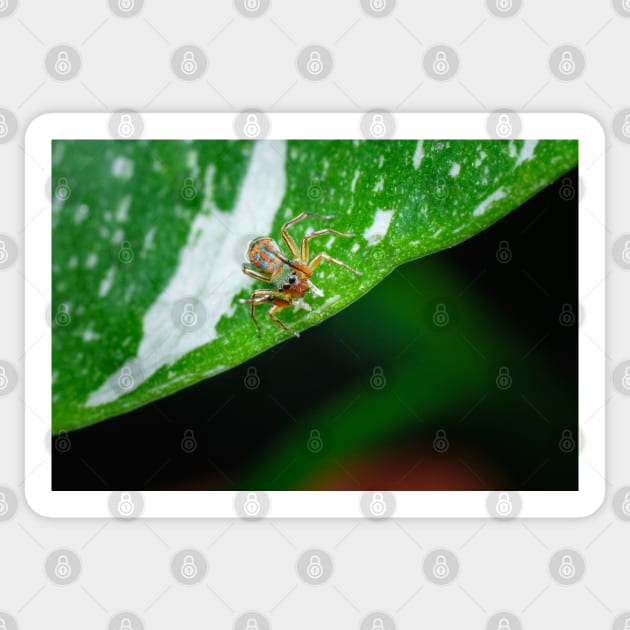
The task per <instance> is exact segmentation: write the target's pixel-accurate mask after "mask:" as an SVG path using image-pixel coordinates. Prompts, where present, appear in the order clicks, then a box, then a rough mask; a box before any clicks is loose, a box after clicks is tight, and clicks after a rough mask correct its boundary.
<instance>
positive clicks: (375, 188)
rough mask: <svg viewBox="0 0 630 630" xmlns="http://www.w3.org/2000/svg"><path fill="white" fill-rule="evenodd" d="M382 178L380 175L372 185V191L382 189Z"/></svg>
mask: <svg viewBox="0 0 630 630" xmlns="http://www.w3.org/2000/svg"><path fill="white" fill-rule="evenodd" d="M384 181H385V180H384V178H383V177H381V178H380V179H379V180H378V181H377V182H376V185H375V186H374V192H378V191H379V190H383V182H384Z"/></svg>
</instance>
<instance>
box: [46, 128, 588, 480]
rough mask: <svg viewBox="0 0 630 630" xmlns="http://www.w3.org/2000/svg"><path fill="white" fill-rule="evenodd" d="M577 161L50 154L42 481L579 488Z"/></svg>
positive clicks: (423, 153)
mask: <svg viewBox="0 0 630 630" xmlns="http://www.w3.org/2000/svg"><path fill="white" fill-rule="evenodd" d="M122 124H124V121H122ZM250 124H255V119H253V121H250ZM372 124H377V125H378V124H379V120H378V118H377V117H375V118H374V120H373V123H372ZM499 124H500V123H499ZM577 162H578V142H577V140H540V141H538V140H529V139H526V140H510V139H493V140H449V139H444V140H415V139H414V140H408V139H405V140H394V139H382V140H374V139H370V140H367V139H362V140H132V141H125V140H63V139H59V140H54V141H53V143H52V168H53V176H52V182H53V188H52V191H51V192H52V211H53V233H52V290H53V300H52V306H51V312H50V317H51V324H52V332H53V336H52V351H53V355H52V357H53V358H52V402H53V414H52V432H53V434H52V447H53V448H52V455H53V458H52V466H53V471H52V472H53V474H52V481H53V489H54V490H123V489H125V490H138V491H140V490H228V491H239V490H260V491H271V490H315V491H317V490H361V491H367V490H387V491H397V490H483V491H497V490H514V491H526V490H577V489H578V448H577V446H576V445H578V443H579V440H580V436H579V431H578V335H577V330H578V326H579V325H580V317H581V312H580V304H579V303H578V212H577V208H578V196H579V192H580V191H579V186H580V180H579V178H578V163H577Z"/></svg>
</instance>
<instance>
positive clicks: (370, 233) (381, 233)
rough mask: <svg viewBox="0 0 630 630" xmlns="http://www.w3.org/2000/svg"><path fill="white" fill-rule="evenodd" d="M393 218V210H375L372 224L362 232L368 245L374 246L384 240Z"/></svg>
mask: <svg viewBox="0 0 630 630" xmlns="http://www.w3.org/2000/svg"><path fill="white" fill-rule="evenodd" d="M393 216H394V211H393V210H381V209H380V208H378V209H377V210H376V214H375V215H374V222H373V223H372V225H370V227H369V228H367V229H366V230H365V232H363V238H364V239H365V240H367V242H368V245H376V244H377V243H380V242H381V241H382V240H383V239H384V238H385V235H386V234H387V230H388V229H389V224H390V223H391V221H392V217H393Z"/></svg>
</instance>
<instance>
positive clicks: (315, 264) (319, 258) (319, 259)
mask: <svg viewBox="0 0 630 630" xmlns="http://www.w3.org/2000/svg"><path fill="white" fill-rule="evenodd" d="M322 260H327V261H328V262H331V263H335V265H339V266H340V267H343V268H344V269H347V270H348V271H351V272H352V273H355V274H356V275H357V276H362V275H363V273H362V272H361V271H357V270H356V269H353V268H352V267H351V266H350V265H346V263H345V262H342V261H341V260H337V259H336V258H333V257H332V256H329V255H328V254H325V253H323V252H321V253H319V254H317V256H315V258H313V260H312V262H311V264H310V265H309V267H310V268H311V271H315V269H317V267H318V266H319V263H320V262H322Z"/></svg>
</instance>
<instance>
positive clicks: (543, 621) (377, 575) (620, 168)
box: [0, 0, 630, 630]
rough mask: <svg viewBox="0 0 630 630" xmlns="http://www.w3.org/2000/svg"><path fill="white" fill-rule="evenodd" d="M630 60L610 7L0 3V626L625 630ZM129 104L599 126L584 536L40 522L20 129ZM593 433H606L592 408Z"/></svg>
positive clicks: (556, 528) (330, 524)
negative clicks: (591, 448)
mask: <svg viewBox="0 0 630 630" xmlns="http://www.w3.org/2000/svg"><path fill="white" fill-rule="evenodd" d="M130 7H131V9H130ZM62 45H63V46H66V47H67V46H70V47H71V48H72V49H73V50H72V51H71V54H70V55H69V56H68V58H69V59H70V60H71V61H72V60H76V58H77V57H75V56H73V55H74V53H75V52H76V53H77V54H78V57H79V58H80V67H79V65H78V63H75V64H74V66H73V68H72V70H71V72H68V73H67V74H66V75H65V76H64V77H55V76H54V59H53V61H52V66H51V56H50V53H51V51H54V50H55V49H56V47H57V46H62ZM193 45H194V46H196V48H195V50H199V51H201V53H202V55H203V57H202V58H200V59H198V60H197V61H198V65H197V66H196V68H195V72H194V73H191V74H189V75H186V76H181V73H178V72H177V60H178V59H179V57H178V56H177V55H179V54H180V53H181V47H182V46H193ZM435 46H439V47H442V48H440V49H442V50H447V51H448V55H455V56H454V57H449V58H450V59H451V60H453V62H454V63H453V64H452V65H451V66H450V67H449V72H448V73H444V74H442V75H438V76H432V73H431V66H430V64H427V60H426V53H427V51H430V50H431V49H432V48H433V47H435ZM561 46H562V47H569V48H566V49H567V50H573V51H577V54H576V55H575V57H574V62H575V65H574V67H573V68H571V66H569V67H568V70H571V72H568V73H567V72H565V73H562V72H558V69H557V67H555V66H554V65H553V64H554V63H555V62H554V60H555V59H557V58H563V56H562V50H558V49H559V48H560V47H561ZM308 47H310V48H309V50H310V49H317V50H323V52H324V54H322V55H321V59H322V60H324V63H325V64H332V67H326V68H325V69H324V70H325V71H324V72H321V73H320V74H319V75H318V77H317V78H316V79H315V78H313V77H306V76H304V75H303V74H302V73H301V70H300V68H301V65H300V64H301V62H299V59H300V58H301V57H300V53H301V52H303V51H304V50H305V49H307V48H308ZM563 50H564V49H563ZM53 57H54V55H53ZM302 57H303V55H302ZM629 58H630V2H628V1H627V0H626V1H625V2H624V0H615V1H614V2H611V1H610V0H604V1H598V2H595V1H591V2H584V3H579V4H577V3H575V2H570V1H569V0H557V1H555V2H553V3H550V2H543V1H542V0H523V2H521V0H496V3H495V2H493V1H492V0H488V2H487V3H486V2H483V1H482V0H473V1H472V2H471V1H470V0H454V1H453V2H443V3H442V2H431V3H429V2H414V1H413V0H399V1H398V2H392V1H391V0H372V2H370V1H369V0H364V1H363V0H362V1H361V2H359V0H354V1H352V2H338V1H334V0H320V1H319V2H291V1H290V0H272V1H271V2H269V1H268V0H267V1H265V0H261V1H260V2H257V0H237V1H236V2H234V3H233V2H229V1H228V0H221V1H217V2H212V3H197V2H193V1H192V0H182V1H180V2H177V3H172V2H158V1H157V0H147V1H146V2H140V1H139V0H135V2H134V1H132V0H120V2H118V0H110V2H106V1H105V0H100V1H98V2H79V1H78V0H60V1H59V2H54V3H53V2H43V1H40V2H36V1H35V0H20V1H19V2H16V0H0V86H1V87H0V173H1V181H2V185H1V186H0V200H1V203H0V208H1V209H0V240H3V239H4V241H5V244H6V251H7V255H6V256H8V259H7V258H6V257H0V295H2V302H1V304H2V307H1V308H0V365H2V366H4V367H5V372H4V373H5V374H6V376H7V378H8V381H9V382H8V383H6V382H0V486H1V487H2V488H5V489H7V492H6V495H7V496H6V503H5V505H6V509H5V514H4V516H3V509H2V502H1V499H2V495H0V627H2V621H4V627H6V628H7V629H8V630H13V629H14V628H20V629H27V628H41V627H43V626H44V625H45V626H46V627H49V626H53V627H59V628H64V629H71V628H77V629H78V628H81V629H83V628H113V629H115V630H119V629H120V628H122V629H125V628H134V629H136V630H138V629H139V628H142V627H144V628H155V629H160V628H161V629H167V628H175V627H177V628H179V627H185V628H189V629H194V628H208V627H212V628H232V627H236V628H243V629H245V628H248V623H249V627H250V628H254V630H255V627H256V626H255V625H253V624H252V623H250V620H253V622H254V623H255V624H257V626H258V628H259V629H260V630H264V628H267V627H271V628H273V629H274V630H276V629H278V630H279V629H283V628H286V629H289V628H296V627H299V628H301V629H311V628H312V629H313V630H315V629H318V630H320V629H322V628H357V629H358V628H366V629H367V630H370V628H373V627H375V628H379V625H376V626H374V625H373V620H374V619H375V618H376V617H378V615H374V614H372V613H375V612H379V611H382V613H383V614H382V615H381V621H382V622H383V623H382V624H381V627H382V628H384V629H385V630H389V629H390V628H394V627H396V628H401V629H403V628H416V627H431V628H464V627H465V628H511V629H512V630H516V629H518V628H520V627H523V628H537V629H549V630H551V629H552V628H554V629H555V628H558V627H563V628H615V629H616V630H623V628H624V626H625V625H626V619H630V590H629V588H628V575H629V572H628V568H629V567H630V518H628V517H627V516H626V515H625V514H624V513H623V512H622V506H623V501H622V500H621V499H622V498H623V495H624V492H625V488H626V487H628V486H630V458H629V457H628V448H629V446H630V422H629V421H628V418H629V417H630V397H628V396H627V394H629V393H630V389H629V388H625V389H624V385H623V382H622V380H621V379H620V378H618V376H616V375H620V374H623V372H624V370H623V369H622V370H619V369H618V368H621V367H622V365H623V364H624V362H625V361H627V360H628V359H629V358H630V336H629V335H628V327H627V321H628V316H629V312H630V302H629V299H628V295H629V292H628V279H629V276H628V267H630V257H628V255H627V254H626V258H624V257H623V250H624V245H625V242H626V241H627V240H629V241H630V213H629V212H628V204H629V203H630V192H629V191H628V186H627V174H628V172H629V171H630V146H629V144H630V132H629V133H628V134H625V135H624V128H623V124H624V121H625V116H626V113H630V109H628V108H630V91H629V89H628V80H627V78H628V72H627V67H626V64H627V60H628V59H629ZM51 67H52V70H51ZM565 69H567V67H566V66H565ZM127 108H129V109H131V110H135V111H241V110H246V109H257V110H260V111H266V110H267V111H270V110H272V111H309V110H323V111H363V110H365V111H368V110H373V109H381V108H382V109H384V110H386V111H390V112H392V113H394V114H395V112H396V111H488V112H492V111H495V110H498V109H501V108H507V109H510V110H514V111H582V112H586V113H589V114H592V115H594V116H595V117H596V118H598V119H599V120H600V121H601V123H602V125H603V126H604V128H605V130H606V133H607V147H608V148H607V165H608V207H607V217H608V225H607V231H608V241H609V246H608V273H607V277H606V283H607V295H608V343H607V349H606V351H607V357H608V373H609V391H608V401H607V405H606V415H607V418H606V422H607V426H608V461H607V470H606V471H605V476H606V481H607V488H608V492H607V498H606V501H605V504H604V505H603V507H602V508H601V509H600V510H599V511H598V512H597V513H596V514H594V515H593V516H591V517H589V518H585V519H581V520H535V521H527V520H519V519H514V520H507V521H501V520H496V519H487V520H448V521H444V520H430V519H429V520H404V521H397V520H395V519H385V520H375V519H364V520H356V521H351V520H323V521H317V522H315V521H308V520H284V521H274V520H271V519H261V520H258V519H254V520H249V521H248V520H243V519H239V520H233V521H229V520H197V521H184V520H177V519H173V520H161V521H147V520H134V519H131V520H123V519H111V520H47V519H44V518H41V517H39V516H37V515H35V514H34V513H33V512H32V511H31V510H30V508H29V507H28V506H27V505H26V503H25V500H24V494H23V483H24V473H23V439H24V438H23V416H24V414H23V405H24V401H23V391H24V390H23V365H24V358H25V356H27V354H28V351H29V348H28V347H24V330H23V329H24V327H23V296H24V290H25V289H24V287H25V283H26V284H28V282H29V280H28V278H25V277H24V274H23V269H24V247H23V239H24V233H25V229H26V230H28V226H26V227H25V226H24V210H23V173H24V160H25V159H28V156H25V154H24V148H23V147H24V129H25V127H26V125H27V124H28V123H29V121H30V120H32V119H33V118H34V117H35V116H37V115H38V114H41V113H44V112H49V111H117V110H124V109H127ZM2 116H4V118H2ZM3 124H5V125H6V126H5V127H3V126H2V125H3ZM627 131H629V130H627ZM35 220H36V219H35ZM11 239H12V241H13V242H14V243H15V244H16V248H13V246H12V242H11ZM625 249H629V250H630V245H629V246H628V248H625ZM602 280H603V279H602ZM603 286H604V285H603V284H602V286H601V287H600V288H599V290H603ZM30 290H34V289H33V288H32V287H31V288H30ZM587 316H588V314H587ZM624 322H625V325H624ZM33 342H34V343H37V340H32V341H31V343H33ZM602 351H603V349H602ZM3 383H4V385H5V386H4V387H3ZM594 421H598V422H603V413H601V414H599V415H598V418H597V419H596V420H594ZM601 472H602V473H604V471H601ZM2 488H0V491H1V490H2ZM628 490H629V491H630V488H628ZM11 492H13V493H15V496H16V497H17V501H16V502H14V501H13V496H12V495H11ZM614 496H616V499H615V500H613V497H614ZM13 512H15V513H14V514H13ZM313 549H315V550H320V551H321V552H322V554H327V555H326V557H327V558H328V557H329V559H330V564H328V563H326V566H325V570H326V571H327V572H330V574H328V573H327V574H326V579H325V580H322V581H321V582H322V583H318V584H312V583H308V582H307V581H305V580H303V579H301V577H300V574H299V570H298V568H299V566H300V565H299V559H300V558H301V556H302V555H303V554H304V553H306V552H310V550H313ZM441 550H446V551H447V552H448V553H450V554H452V555H453V557H454V558H455V560H456V562H457V566H458V570H457V572H456V575H454V577H453V574H452V575H451V576H450V577H449V580H448V581H445V582H444V583H442V584H436V583H434V581H432V580H431V579H430V575H431V573H430V571H428V570H426V569H427V562H428V560H429V559H430V557H432V556H431V554H433V555H435V553H434V552H435V551H441ZM61 553H63V554H65V555H67V556H69V558H70V565H69V566H70V567H71V568H74V572H73V575H72V579H69V580H66V581H65V582H64V580H63V578H62V579H61V580H60V579H58V576H57V577H55V576H54V575H52V576H51V577H49V575H48V573H50V571H48V573H47V569H46V567H50V566H51V565H54V562H55V559H56V557H57V556H58V555H59V554H61ZM186 553H188V554H189V555H192V556H193V557H195V558H200V562H201V568H202V569H203V568H205V573H203V571H201V573H200V575H201V577H200V579H199V580H197V579H195V580H189V581H188V582H187V581H186V580H182V579H181V576H179V577H178V576H177V575H176V574H175V573H176V572H175V571H174V569H172V567H175V565H176V558H177V557H179V556H180V555H181V556H183V555H186ZM447 555H448V554H447ZM566 555H568V556H570V557H571V558H574V559H575V565H574V566H576V567H577V573H576V574H574V575H573V576H572V578H571V579H569V580H567V581H565V582H564V583H562V580H561V579H558V576H557V575H556V574H554V570H555V569H554V567H555V566H556V565H558V563H559V562H561V558H562V557H563V556H566ZM449 557H451V556H450V555H449ZM429 568H430V567H429ZM451 578H452V579H451ZM60 582H61V583H60ZM446 582H448V583H446ZM249 611H257V614H256V615H254V614H252V615H248V614H247V613H248V612H249ZM502 611H509V614H508V613H507V612H506V613H505V615H503V616H502V615H501V612H502ZM497 613H498V614H497ZM501 619H503V622H502V621H501ZM505 622H507V624H508V625H506V623H505ZM627 627H630V623H628V626H627Z"/></svg>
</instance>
